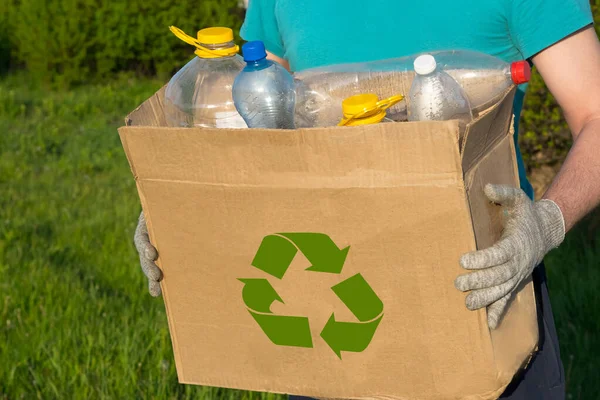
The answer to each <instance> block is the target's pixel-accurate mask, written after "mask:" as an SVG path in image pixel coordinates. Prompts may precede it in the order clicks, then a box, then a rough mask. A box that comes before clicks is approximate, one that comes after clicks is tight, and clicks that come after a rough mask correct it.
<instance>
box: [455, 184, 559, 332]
mask: <svg viewBox="0 0 600 400" xmlns="http://www.w3.org/2000/svg"><path fill="white" fill-rule="evenodd" d="M484 192H485V195H486V196H487V197H488V199H490V201H492V202H494V203H497V204H500V205H501V206H502V208H503V211H504V232H503V233H502V237H501V238H500V240H499V241H498V242H497V243H496V244H494V245H493V246H492V247H489V248H487V249H484V250H479V251H474V252H471V253H467V254H464V255H463V256H462V257H461V258H460V265H461V266H462V267H463V268H465V269H468V270H477V271H476V272H470V273H468V274H464V275H460V276H459V277H458V278H456V280H455V282H454V284H455V286H456V288H457V289H459V290H461V291H463V292H465V291H471V293H469V295H468V296H467V298H466V304H467V308H468V309H470V310H476V309H479V308H482V307H486V306H487V314H488V315H487V317H488V326H489V327H490V329H495V328H496V327H497V326H498V322H499V321H500V319H501V317H502V315H503V313H504V310H505V308H506V305H507V303H508V300H509V299H510V296H511V294H512V292H513V291H514V290H515V289H516V288H517V286H518V285H519V283H521V282H522V281H523V280H524V279H526V278H527V277H529V276H530V275H531V273H532V272H533V269H534V268H535V267H536V265H538V264H539V263H541V262H542V259H543V258H544V256H545V255H546V253H548V252H549V251H550V250H552V249H553V248H555V247H558V245H559V244H561V243H562V241H563V240H564V237H565V222H564V219H563V215H562V212H561V210H560V208H559V207H558V205H557V204H556V203H555V202H553V201H552V200H540V201H536V202H533V201H531V200H530V199H529V197H527V195H526V194H525V192H523V191H522V190H521V189H517V188H514V187H510V186H503V185H491V184H488V185H486V187H485V189H484Z"/></svg>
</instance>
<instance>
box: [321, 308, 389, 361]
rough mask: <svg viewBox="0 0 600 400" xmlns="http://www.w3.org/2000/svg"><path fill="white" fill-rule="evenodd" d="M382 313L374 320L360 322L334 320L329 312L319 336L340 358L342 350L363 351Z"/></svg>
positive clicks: (369, 341)
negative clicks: (329, 315)
mask: <svg viewBox="0 0 600 400" xmlns="http://www.w3.org/2000/svg"><path fill="white" fill-rule="evenodd" d="M382 318H383V315H381V316H380V317H379V318H377V319H376V320H374V321H371V322H367V323H361V322H340V321H336V320H335V316H334V314H331V317H329V321H327V324H325V327H324V328H323V330H322V331H321V337H322V338H323V340H325V342H327V344H328V345H329V347H331V350H333V352H334V353H335V354H336V355H337V356H338V357H339V358H340V359H341V358H342V351H352V352H355V353H360V352H361V351H364V350H365V349H366V348H367V346H369V343H371V340H372V339H373V335H375V330H376V329H377V326H378V325H379V322H381V319H382Z"/></svg>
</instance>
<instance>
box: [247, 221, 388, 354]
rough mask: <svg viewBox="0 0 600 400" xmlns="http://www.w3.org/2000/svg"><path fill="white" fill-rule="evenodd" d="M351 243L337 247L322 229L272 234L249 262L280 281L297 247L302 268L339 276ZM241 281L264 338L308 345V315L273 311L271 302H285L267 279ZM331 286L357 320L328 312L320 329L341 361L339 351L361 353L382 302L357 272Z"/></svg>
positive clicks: (376, 322) (277, 342) (380, 315)
mask: <svg viewBox="0 0 600 400" xmlns="http://www.w3.org/2000/svg"><path fill="white" fill-rule="evenodd" d="M349 249H350V246H348V247H345V248H344V249H341V250H340V248H339V247H338V246H337V245H336V244H335V243H334V242H333V240H331V238H330V237H329V236H327V235H325V234H323V233H308V232H297V233H277V234H274V235H268V236H265V237H264V238H263V240H262V242H261V244H260V246H259V248H258V250H257V252H256V255H255V256H254V259H253V260H252V263H251V264H252V266H254V267H255V268H258V269H259V270H261V271H263V272H266V273H267V274H269V275H271V276H272V277H275V278H277V279H282V278H283V277H284V275H285V273H286V271H287V269H288V267H289V266H290V264H291V263H292V260H293V259H294V257H295V256H296V253H297V252H298V251H301V252H302V254H304V256H305V257H306V258H307V259H308V261H310V263H311V264H312V265H311V266H310V267H309V268H307V269H306V271H312V272H316V273H330V274H340V273H341V272H342V268H343V267H344V262H345V261H346V256H347V254H348V250H349ZM239 280H240V281H241V282H242V283H244V287H243V289H242V298H243V300H244V303H245V304H246V307H247V308H248V312H249V313H250V315H251V316H252V317H253V318H254V320H255V321H256V322H257V323H258V325H259V326H260V328H261V329H262V330H263V332H264V333H265V334H266V335H267V337H268V338H269V339H270V340H271V342H273V343H274V344H275V345H278V346H295V347H307V348H312V347H313V338H312V336H311V333H310V325H309V320H308V317H304V316H288V315H276V314H274V313H273V312H271V305H272V304H273V303H274V302H275V301H279V302H281V303H284V301H283V298H282V297H281V296H279V294H278V293H277V291H276V290H275V288H273V286H272V285H271V283H270V281H269V280H268V279H256V278H251V279H239ZM331 290H333V292H334V293H335V294H336V295H337V297H338V298H339V299H340V300H341V301H342V302H343V303H344V305H345V306H346V307H347V308H348V309H349V310H350V311H351V312H352V314H353V315H354V317H356V319H357V320H358V321H348V322H346V321H337V320H336V319H335V315H334V314H333V313H332V314H331V317H330V318H329V320H328V321H327V323H326V324H325V326H324V327H323V329H322V330H321V335H320V336H321V338H322V339H323V340H324V341H325V342H326V343H327V345H328V346H329V347H330V348H331V350H333V351H334V353H335V354H336V355H337V356H338V357H339V358H340V359H341V358H342V351H347V352H362V351H364V350H365V349H366V348H367V347H368V346H369V344H370V343H371V340H372V339H373V336H374V335H375V331H376V330H377V326H378V325H379V323H380V322H381V319H382V318H383V303H382V302H381V300H380V299H379V297H378V296H377V294H375V292H374V291H373V289H372V288H371V286H369V284H368V283H367V281H366V280H365V279H364V278H363V276H362V275H361V274H360V273H358V274H356V275H353V276H351V277H349V278H347V279H346V280H344V281H342V282H340V283H338V284H336V285H334V286H333V287H332V288H331Z"/></svg>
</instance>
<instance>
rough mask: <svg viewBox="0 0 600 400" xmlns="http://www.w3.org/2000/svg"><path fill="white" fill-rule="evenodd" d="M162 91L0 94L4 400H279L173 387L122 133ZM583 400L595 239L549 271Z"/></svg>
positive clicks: (599, 260) (591, 393)
mask: <svg viewBox="0 0 600 400" xmlns="http://www.w3.org/2000/svg"><path fill="white" fill-rule="evenodd" d="M160 86H161V82H158V81H139V80H131V79H128V78H126V77H122V78H120V79H118V80H116V81H114V82H110V83H107V84H105V85H98V86H87V87H82V88H79V89H76V90H72V91H68V92H58V93H47V92H44V91H42V90H40V89H36V88H33V87H31V86H30V85H29V84H28V83H27V80H26V77H24V76H17V77H11V78H10V79H5V80H4V81H0V194H1V195H0V365H1V367H0V399H11V400H12V399H32V398H39V399H54V398H66V399H103V398H107V399H130V398H156V399H200V398H201V399H207V398H223V399H234V398H235V399H259V398H260V399H276V398H279V396H275V395H266V394H257V393H248V392H241V391H230V390H223V389H211V388H201V387H194V386H184V385H179V384H178V383H177V377H176V373H175V368H174V365H173V355H172V349H171V343H170V338H169V334H168V330H167V321H166V317H165V312H164V307H163V304H162V301H161V300H158V299H152V298H151V297H150V296H149V295H148V294H147V293H146V284H145V281H144V277H143V275H142V273H141V272H140V270H139V268H138V260H137V256H136V252H135V249H134V247H133V244H132V234H133V231H134V228H135V223H136V218H137V214H138V212H139V210H140V206H139V200H138V197H137V193H136V190H135V185H134V181H133V179H132V176H131V173H130V171H129V168H128V164H127V161H126V159H125V156H124V154H123V151H122V148H121V143H120V141H119V138H118V135H117V131H116V128H117V127H118V126H120V125H121V121H122V120H123V117H124V116H125V115H126V114H127V112H129V111H130V110H132V109H133V108H134V107H135V106H136V105H138V104H139V103H141V102H142V101H143V100H144V99H145V98H147V97H148V96H149V95H151V94H152V93H153V92H154V91H155V90H156V89H158V88H159V87H160ZM547 264H548V269H549V271H550V272H549V273H550V289H551V294H552V299H553V304H554V310H555V315H556V318H557V323H558V329H559V332H560V336H561V349H562V353H563V359H564V363H565V368H566V369H567V374H568V385H569V393H570V394H571V395H572V398H574V399H595V398H597V394H598V393H599V392H600V383H599V382H598V381H597V380H594V379H593V378H595V377H597V376H598V371H599V370H600V359H599V358H598V357H597V354H598V352H599V351H600V337H599V335H598V332H599V331H600V326H599V324H600V311H599V310H600V295H599V294H598V288H599V287H600V269H599V268H600V233H598V232H594V233H592V234H589V233H588V232H587V231H585V230H584V229H580V230H579V231H576V232H573V233H572V234H570V235H569V237H568V240H567V243H565V245H564V246H562V247H561V248H560V249H559V250H557V251H555V252H553V253H552V254H551V255H550V256H549V257H548V260H547Z"/></svg>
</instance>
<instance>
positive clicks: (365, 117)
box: [338, 93, 403, 126]
mask: <svg viewBox="0 0 600 400" xmlns="http://www.w3.org/2000/svg"><path fill="white" fill-rule="evenodd" d="M402 99H403V97H402V96H392V97H390V98H387V99H385V100H381V101H379V98H378V97H377V95H376V94H373V93H365V94H357V95H354V96H351V97H348V98H347V99H345V100H344V101H343V102H342V111H343V113H344V118H343V119H342V120H341V121H340V123H338V126H358V125H371V124H378V123H380V122H394V121H393V120H391V119H389V118H387V117H386V110H387V109H388V108H389V107H391V106H393V105H394V104H396V103H398V102H399V101H401V100H402Z"/></svg>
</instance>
